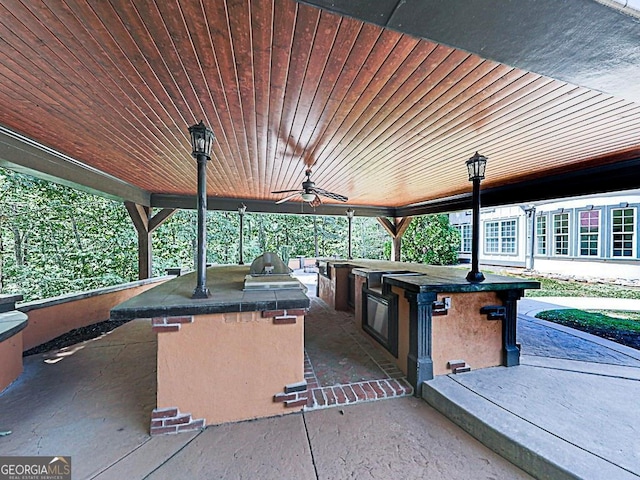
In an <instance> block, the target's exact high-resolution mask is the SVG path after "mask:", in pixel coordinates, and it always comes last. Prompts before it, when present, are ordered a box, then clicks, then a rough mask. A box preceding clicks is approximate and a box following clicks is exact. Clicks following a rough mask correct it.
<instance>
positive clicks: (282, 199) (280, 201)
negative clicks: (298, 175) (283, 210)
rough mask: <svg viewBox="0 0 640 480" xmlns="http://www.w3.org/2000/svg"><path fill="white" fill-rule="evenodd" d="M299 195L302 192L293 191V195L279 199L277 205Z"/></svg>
mask: <svg viewBox="0 0 640 480" xmlns="http://www.w3.org/2000/svg"><path fill="white" fill-rule="evenodd" d="M298 195H302V192H299V191H296V193H292V194H291V195H287V196H286V197H284V198H281V199H280V200H278V201H277V202H276V205H280V204H281V203H284V202H287V201H289V200H291V199H292V198H295V197H297V196H298Z"/></svg>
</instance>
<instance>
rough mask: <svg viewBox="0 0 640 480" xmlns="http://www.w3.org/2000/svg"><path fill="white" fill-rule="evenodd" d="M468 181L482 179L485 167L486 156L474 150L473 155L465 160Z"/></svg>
mask: <svg viewBox="0 0 640 480" xmlns="http://www.w3.org/2000/svg"><path fill="white" fill-rule="evenodd" d="M466 165H467V172H468V173H469V181H470V182H472V181H474V180H484V172H485V170H486V168H487V157H485V156H484V155H480V154H478V152H476V153H475V154H474V155H473V157H471V158H470V159H469V160H467V161H466Z"/></svg>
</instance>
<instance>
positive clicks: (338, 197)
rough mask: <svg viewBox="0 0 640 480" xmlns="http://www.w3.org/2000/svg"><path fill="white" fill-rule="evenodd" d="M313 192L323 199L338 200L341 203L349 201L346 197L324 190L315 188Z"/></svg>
mask: <svg viewBox="0 0 640 480" xmlns="http://www.w3.org/2000/svg"><path fill="white" fill-rule="evenodd" d="M313 192H314V193H316V194H318V195H322V196H323V197H327V198H331V199H333V200H338V201H339V202H346V201H347V200H349V199H348V198H347V197H345V196H344V195H340V194H338V193H333V192H329V191H327V190H323V189H322V188H314V189H313Z"/></svg>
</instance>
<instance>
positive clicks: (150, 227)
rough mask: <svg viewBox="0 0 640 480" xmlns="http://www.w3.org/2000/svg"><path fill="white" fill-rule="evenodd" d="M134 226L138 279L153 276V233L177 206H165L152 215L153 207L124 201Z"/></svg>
mask: <svg viewBox="0 0 640 480" xmlns="http://www.w3.org/2000/svg"><path fill="white" fill-rule="evenodd" d="M124 206H125V207H126V209H127V212H129V216H130V217H131V221H132V222H133V226H134V227H135V229H136V231H137V232H138V279H139V280H144V279H145V278H151V274H152V272H153V251H152V247H151V234H152V233H153V231H154V230H155V229H156V228H158V227H159V226H160V225H162V224H163V223H164V222H166V221H167V220H168V219H169V218H170V217H171V216H172V215H173V214H174V213H175V212H176V209H175V208H165V209H162V210H160V211H159V212H158V213H157V214H155V215H154V216H151V208H149V207H146V206H144V205H138V204H137V203H133V202H124Z"/></svg>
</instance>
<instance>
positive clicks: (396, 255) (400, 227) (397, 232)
mask: <svg viewBox="0 0 640 480" xmlns="http://www.w3.org/2000/svg"><path fill="white" fill-rule="evenodd" d="M411 220H413V217H398V218H394V219H393V222H391V220H389V219H388V218H386V217H378V222H379V223H380V225H382V227H383V228H384V229H385V230H386V231H387V233H388V234H389V235H391V239H392V244H391V261H394V262H399V261H400V259H401V257H402V236H403V235H404V232H406V231H407V228H409V225H411Z"/></svg>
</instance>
